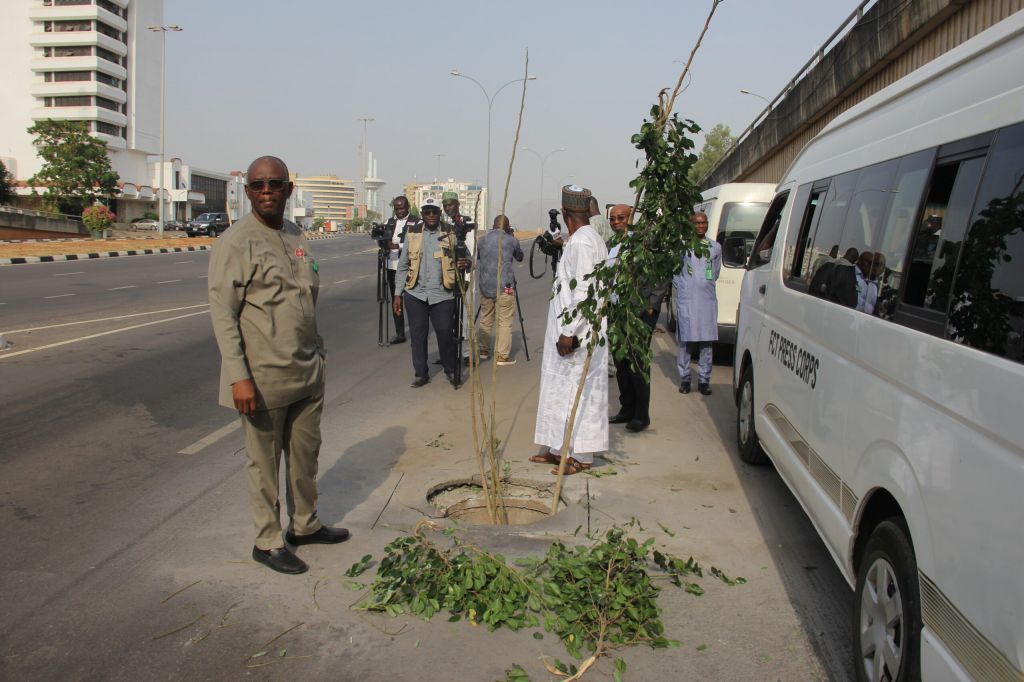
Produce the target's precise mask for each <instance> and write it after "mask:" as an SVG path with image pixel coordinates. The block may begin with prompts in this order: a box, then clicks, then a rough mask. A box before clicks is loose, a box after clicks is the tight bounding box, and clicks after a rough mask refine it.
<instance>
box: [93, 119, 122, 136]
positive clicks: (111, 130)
mask: <svg viewBox="0 0 1024 682" xmlns="http://www.w3.org/2000/svg"><path fill="white" fill-rule="evenodd" d="M122 130H123V129H122V128H121V126H116V125H113V124H110V123H107V122H105V121H96V132H97V133H103V134H105V135H112V136H114V137H124V133H123V132H122Z"/></svg>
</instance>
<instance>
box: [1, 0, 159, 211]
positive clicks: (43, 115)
mask: <svg viewBox="0 0 1024 682" xmlns="http://www.w3.org/2000/svg"><path fill="white" fill-rule="evenodd" d="M162 23H163V0H4V1H3V2H2V3H0V63H3V65H4V105H3V106H2V107H0V160H2V161H3V162H4V164H5V165H6V166H7V168H8V170H9V171H10V172H11V174H12V175H13V177H14V179H15V181H16V182H18V183H19V184H20V185H21V187H20V189H21V191H22V193H26V192H27V191H28V189H27V188H26V187H24V183H25V182H26V181H27V180H28V178H30V177H31V176H32V175H33V174H34V173H36V172H37V171H38V170H39V169H40V168H41V167H42V160H41V159H40V158H39V157H38V156H37V154H36V149H35V147H34V146H33V144H32V137H31V135H29V134H28V133H27V132H26V129H27V128H28V127H29V126H31V125H32V124H33V123H34V122H36V121H41V120H46V119H55V120H69V121H83V122H85V124H86V125H87V126H88V128H89V131H90V133H92V135H94V136H95V137H97V138H99V139H100V140H102V141H103V142H104V143H105V144H106V145H107V149H108V152H109V154H110V159H111V165H112V166H113V168H114V170H116V171H117V173H118V175H120V177H121V180H122V181H123V182H124V183H125V193H124V194H123V195H122V197H120V198H119V199H118V204H119V205H120V207H121V208H122V209H128V210H126V211H125V210H118V209H117V208H115V210H118V212H119V213H121V214H122V217H125V216H126V214H136V215H137V214H139V213H141V211H142V210H143V209H151V208H152V207H153V206H155V204H154V203H153V201H154V196H155V192H154V185H155V184H157V183H156V178H155V177H154V173H155V170H156V168H157V166H158V164H154V163H150V162H149V160H148V159H147V155H154V154H157V153H159V150H160V66H161V65H160V38H161V36H160V35H159V34H156V33H153V32H151V31H148V30H147V29H146V26H147V25H152V24H155V25H160V24H162Z"/></svg>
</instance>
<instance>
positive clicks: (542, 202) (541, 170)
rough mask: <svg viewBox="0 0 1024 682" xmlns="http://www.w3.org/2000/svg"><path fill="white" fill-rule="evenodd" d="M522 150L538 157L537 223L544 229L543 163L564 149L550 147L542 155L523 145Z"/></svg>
mask: <svg viewBox="0 0 1024 682" xmlns="http://www.w3.org/2000/svg"><path fill="white" fill-rule="evenodd" d="M522 151H524V152H530V153H531V154H534V155H536V157H537V158H538V159H540V222H539V223H538V225H540V226H541V227H540V229H542V230H543V229H544V164H545V163H547V162H548V157H549V156H551V155H552V154H557V153H558V152H564V151H565V147H559V148H558V149H552V150H551V151H549V152H548V153H547V154H543V155H542V154H541V153H540V152H538V151H536V150H533V149H529V148H528V147H523V148H522Z"/></svg>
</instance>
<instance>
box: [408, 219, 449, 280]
mask: <svg viewBox="0 0 1024 682" xmlns="http://www.w3.org/2000/svg"><path fill="white" fill-rule="evenodd" d="M437 229H438V230H440V231H441V237H440V238H439V239H438V242H439V243H440V245H441V284H442V285H443V286H444V288H445V289H449V290H451V289H452V288H454V287H455V234H454V233H452V232H451V231H450V229H449V228H448V227H447V226H446V225H441V226H439V227H438V228H437ZM405 248H406V249H408V251H409V274H408V275H406V278H405V288H406V289H407V290H408V289H412V288H413V287H415V286H416V282H417V281H418V280H419V278H420V261H421V256H422V251H423V223H417V224H415V225H413V226H412V227H410V228H409V231H408V232H407V233H406V235H405Z"/></svg>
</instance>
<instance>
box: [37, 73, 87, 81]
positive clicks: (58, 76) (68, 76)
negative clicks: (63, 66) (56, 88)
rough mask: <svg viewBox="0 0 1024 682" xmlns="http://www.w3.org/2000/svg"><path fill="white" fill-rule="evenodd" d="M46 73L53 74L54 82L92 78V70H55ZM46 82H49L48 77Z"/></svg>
mask: <svg viewBox="0 0 1024 682" xmlns="http://www.w3.org/2000/svg"><path fill="white" fill-rule="evenodd" d="M46 75H47V76H53V82H54V83H69V82H73V81H91V80H92V71H56V72H54V73H52V74H51V73H47V74H46ZM47 82H50V81H49V79H47Z"/></svg>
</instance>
